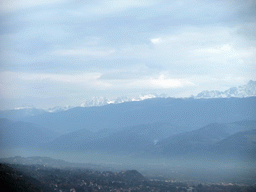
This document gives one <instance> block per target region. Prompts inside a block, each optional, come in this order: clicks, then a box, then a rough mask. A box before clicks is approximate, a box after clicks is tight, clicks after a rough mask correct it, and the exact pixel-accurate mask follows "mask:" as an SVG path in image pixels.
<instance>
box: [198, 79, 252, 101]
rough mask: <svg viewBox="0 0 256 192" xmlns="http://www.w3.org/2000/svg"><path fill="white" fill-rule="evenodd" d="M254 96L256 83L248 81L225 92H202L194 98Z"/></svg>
mask: <svg viewBox="0 0 256 192" xmlns="http://www.w3.org/2000/svg"><path fill="white" fill-rule="evenodd" d="M251 96H256V81H252V80H251V81H249V82H248V83H247V84H246V85H242V86H239V87H232V88H230V89H227V90H226V91H217V90H213V91H208V90H205V91H202V92H201V93H199V94H198V95H197V96H195V98H230V97H251Z"/></svg>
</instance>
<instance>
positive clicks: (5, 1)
mask: <svg viewBox="0 0 256 192" xmlns="http://www.w3.org/2000/svg"><path fill="white" fill-rule="evenodd" d="M63 2H66V0H37V1H31V0H2V1H1V3H0V5H1V6H0V7H1V8H0V10H1V11H3V12H10V11H16V10H20V9H27V8H31V7H37V6H42V5H49V4H54V3H63Z"/></svg>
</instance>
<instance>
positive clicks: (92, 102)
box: [81, 94, 164, 107]
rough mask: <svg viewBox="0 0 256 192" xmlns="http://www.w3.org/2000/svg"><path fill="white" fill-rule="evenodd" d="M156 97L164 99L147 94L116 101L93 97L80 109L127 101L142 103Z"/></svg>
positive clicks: (119, 98) (118, 98)
mask: <svg viewBox="0 0 256 192" xmlns="http://www.w3.org/2000/svg"><path fill="white" fill-rule="evenodd" d="M157 97H164V95H157V94H147V95H139V96H138V97H117V98H116V99H108V98H106V97H93V98H92V99H90V100H86V101H85V102H83V103H82V104H81V107H92V106H103V105H107V104H118V103H124V102H129V101H142V100H145V99H152V98H157Z"/></svg>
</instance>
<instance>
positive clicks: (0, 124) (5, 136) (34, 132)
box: [0, 119, 58, 147]
mask: <svg viewBox="0 0 256 192" xmlns="http://www.w3.org/2000/svg"><path fill="white" fill-rule="evenodd" d="M0 133H1V140H0V147H38V146H39V145H40V144H42V143H46V142H49V141H51V140H53V139H54V138H56V137H57V136H58V134H56V133H54V132H52V131H50V130H47V129H45V128H43V127H40V126H38V125H36V124H33V123H28V122H21V121H18V122H15V121H11V120H7V119H0Z"/></svg>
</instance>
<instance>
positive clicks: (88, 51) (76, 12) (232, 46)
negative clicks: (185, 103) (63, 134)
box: [0, 0, 256, 109]
mask: <svg viewBox="0 0 256 192" xmlns="http://www.w3.org/2000/svg"><path fill="white" fill-rule="evenodd" d="M0 22H1V24H0V97H1V102H0V109H12V108H17V107H36V108H44V109H47V108H50V107H54V106H66V105H71V106H79V105H81V103H83V102H84V101H85V100H88V99H90V98H92V97H107V98H116V97H121V96H131V97H132V96H138V95H140V94H150V93H151V94H152V93H154V94H165V95H167V96H170V97H189V96H191V95H197V94H198V93H199V92H201V91H203V90H220V91H223V90H226V89H228V88H230V87H233V86H239V85H244V84H246V83H247V82H248V81H249V80H256V76H255V74H256V71H255V70H256V67H255V61H256V58H255V56H256V38H255V37H256V2H255V1H254V0H232V1H230V0H216V1H207V0H204V1H200V0H198V1H193V0H192V1H191V0H187V1H186V0H184V1H183V0H173V1H167V0H147V1H145V0H144V1H142V0H141V1H139V0H127V1H125V0H119V1H116V0H104V1H103V0H86V1H71V0H37V1H31V0H11V1H10V0H2V1H0Z"/></svg>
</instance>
